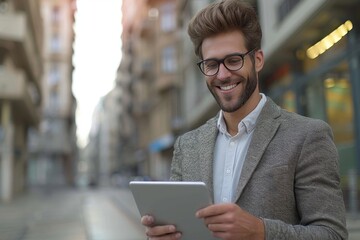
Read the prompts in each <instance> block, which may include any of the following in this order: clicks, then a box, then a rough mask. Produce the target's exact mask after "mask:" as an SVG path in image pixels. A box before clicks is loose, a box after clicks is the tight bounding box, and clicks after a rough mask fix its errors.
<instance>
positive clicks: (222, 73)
mask: <svg viewBox="0 0 360 240" xmlns="http://www.w3.org/2000/svg"><path fill="white" fill-rule="evenodd" d="M230 75H231V72H230V71H229V69H227V68H226V67H225V65H224V63H220V65H219V71H218V73H217V78H218V79H220V80H221V79H227V78H229V76H230Z"/></svg>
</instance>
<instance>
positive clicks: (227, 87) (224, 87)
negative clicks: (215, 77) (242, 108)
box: [220, 84, 237, 91]
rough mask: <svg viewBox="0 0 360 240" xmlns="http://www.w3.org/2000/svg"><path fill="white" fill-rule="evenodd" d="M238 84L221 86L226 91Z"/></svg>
mask: <svg viewBox="0 0 360 240" xmlns="http://www.w3.org/2000/svg"><path fill="white" fill-rule="evenodd" d="M236 85H237V84H232V85H228V86H222V87H220V89H221V90H224V91H227V90H230V89H232V88H234V87H236Z"/></svg>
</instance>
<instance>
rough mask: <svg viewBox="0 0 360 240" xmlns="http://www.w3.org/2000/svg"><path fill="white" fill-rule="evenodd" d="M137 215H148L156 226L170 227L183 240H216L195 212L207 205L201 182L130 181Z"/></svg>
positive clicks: (206, 192)
mask: <svg viewBox="0 0 360 240" xmlns="http://www.w3.org/2000/svg"><path fill="white" fill-rule="evenodd" d="M129 186H130V190H131V192H132V194H133V197H134V200H135V202H136V205H137V207H138V210H139V212H140V215H141V216H143V215H152V216H154V218H155V221H156V224H157V225H168V224H173V225H175V226H176V228H177V230H178V231H180V232H182V238H181V239H183V240H194V239H206V240H208V239H216V238H214V237H212V235H211V232H210V231H209V230H208V229H207V228H206V226H205V224H204V222H203V220H202V219H198V218H196V217H195V213H196V211H197V210H199V209H201V208H204V207H206V206H208V205H210V204H211V197H210V194H209V191H208V189H207V187H206V185H205V183H203V182H174V181H145V182H143V181H132V182H130V184H129Z"/></svg>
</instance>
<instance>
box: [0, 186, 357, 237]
mask: <svg viewBox="0 0 360 240" xmlns="http://www.w3.org/2000/svg"><path fill="white" fill-rule="evenodd" d="M139 221H140V215H139V213H138V211H137V208H136V206H135V203H134V199H133V198H132V195H131V193H130V192H129V190H128V189H118V188H95V189H56V190H55V189H52V190H48V191H40V190H37V191H31V192H28V193H26V194H24V195H22V196H18V197H17V198H16V199H15V200H13V201H12V202H10V203H7V204H5V203H0V240H145V239H146V237H145V235H144V228H143V227H142V226H141V225H140V222H139ZM347 227H348V230H349V240H359V239H360V216H358V215H356V216H350V215H349V216H348V219H347Z"/></svg>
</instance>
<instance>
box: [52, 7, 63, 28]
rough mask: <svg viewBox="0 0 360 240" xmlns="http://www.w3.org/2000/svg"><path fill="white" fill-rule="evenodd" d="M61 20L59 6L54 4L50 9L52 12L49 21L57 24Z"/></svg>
mask: <svg viewBox="0 0 360 240" xmlns="http://www.w3.org/2000/svg"><path fill="white" fill-rule="evenodd" d="M60 20H61V16H60V7H59V6H54V7H53V9H52V13H51V21H52V22H53V23H54V24H58V23H59V22H60Z"/></svg>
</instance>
